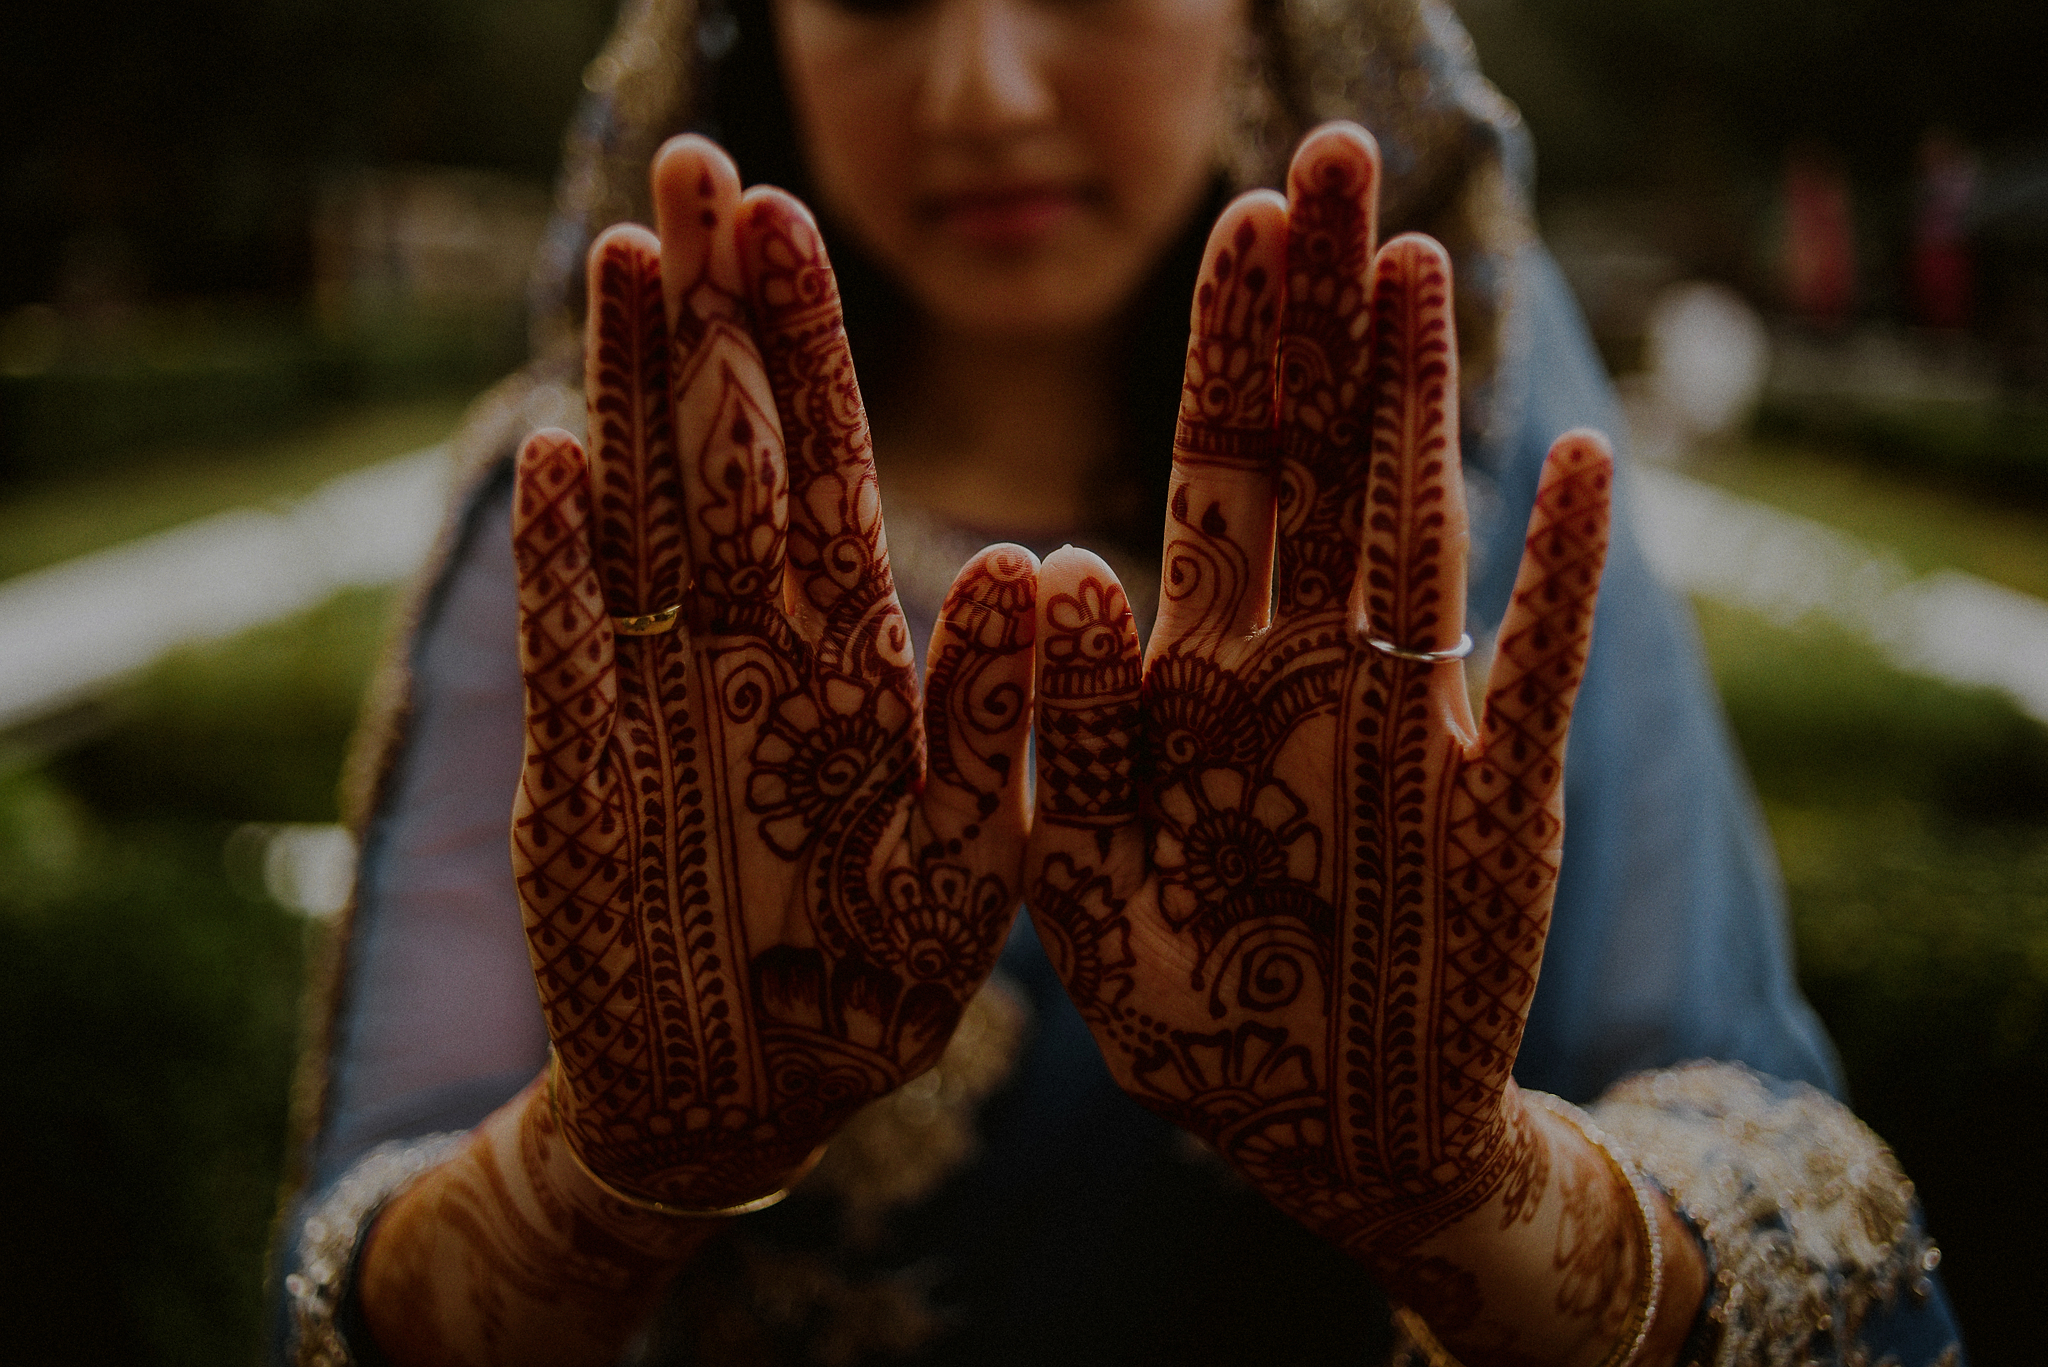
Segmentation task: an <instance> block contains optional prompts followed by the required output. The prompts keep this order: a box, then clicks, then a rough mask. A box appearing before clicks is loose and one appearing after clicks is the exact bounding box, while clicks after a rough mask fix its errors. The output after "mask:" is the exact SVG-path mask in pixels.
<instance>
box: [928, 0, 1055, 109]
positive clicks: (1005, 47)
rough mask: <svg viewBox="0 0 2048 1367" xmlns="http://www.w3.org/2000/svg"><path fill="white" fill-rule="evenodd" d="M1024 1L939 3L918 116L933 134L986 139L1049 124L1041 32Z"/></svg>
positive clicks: (1038, 15)
mask: <svg viewBox="0 0 2048 1367" xmlns="http://www.w3.org/2000/svg"><path fill="white" fill-rule="evenodd" d="M1046 17H1047V16H1045V15H1044V14H1043V13H1042V12H1041V11H1039V10H1038V7H1037V6H1036V5H1034V4H1033V3H1032V0H939V13H938V16H937V18H938V23H937V25H936V26H935V27H934V29H933V32H932V47H931V53H930V61H929V65H928V67H927V69H926V72H925V88H924V91H923V96H922V99H921V101H920V109H919V114H920V116H921V122H922V123H923V124H924V126H925V130H926V131H927V132H929V133H934V134H939V135H953V136H961V137H968V138H989V137H1001V136H1005V135H1014V134H1017V133H1020V132H1026V131H1029V130H1030V129H1031V128H1033V127H1035V126H1038V125H1041V124H1043V123H1046V122H1049V121H1050V120H1051V119H1052V118H1053V117H1054V115H1055V114H1056V113H1057V112H1058V102H1057V99H1056V97H1055V95H1054V92H1053V87H1052V83H1051V81H1050V80H1049V79H1048V72H1047V70H1046V58H1047V57H1048V55H1049V43H1048V39H1049V37H1050V35H1049V34H1047V33H1045V32H1044V31H1043V30H1044V27H1045V23H1044V21H1045V19H1046Z"/></svg>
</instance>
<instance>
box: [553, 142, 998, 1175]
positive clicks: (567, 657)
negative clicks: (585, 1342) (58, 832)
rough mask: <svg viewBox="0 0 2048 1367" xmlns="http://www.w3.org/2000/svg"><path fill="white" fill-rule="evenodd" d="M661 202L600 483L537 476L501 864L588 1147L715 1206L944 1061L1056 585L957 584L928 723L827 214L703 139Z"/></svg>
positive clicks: (635, 267) (626, 247)
mask: <svg viewBox="0 0 2048 1367" xmlns="http://www.w3.org/2000/svg"><path fill="white" fill-rule="evenodd" d="M655 198H656V203H657V208H658V216H659V223H660V237H659V239H657V238H656V237H655V236H654V235H652V234H649V233H648V232H646V231H645V230H644V229H638V228H617V229H613V230H612V231H610V232H609V233H607V234H606V235H605V236H603V237H602V238H600V240H599V241H598V243H597V244H596V245H595V246H594V247H593V249H592V257H591V271H590V298H591V300H592V307H591V321H590V324H589V339H588V343H587V356H588V376H587V381H586V384H587V395H588V402H589V409H590V433H591V445H592V452H591V458H590V460H589V461H588V464H587V468H586V461H585V459H584V455H583V452H582V450H581V448H580V447H579V446H578V445H577V444H576V442H575V441H574V440H573V439H572V438H570V437H569V436H567V435H566V434H563V433H558V432H552V433H540V434H537V435H536V436H535V437H533V438H531V439H530V440H529V441H528V443H527V445H526V447H525V449H524V450H523V451H522V452H521V455H520V461H519V473H518V491H517V498H516V502H515V516H514V538H515V549H516V551H517V558H518V562H519V570H520V610H521V657H522V659H521V663H522V668H523V670H524V672H525V676H526V682H527V732H528V741H527V755H526V762H525V766H524V769H523V772H522V776H521V782H520V788H519V793H518V797H517V800H516V804H515V810H514V822H513V862H514V868H515V872H516V874H517V877H518V885H519V893H520V902H521V906H522V910H523V912H524V916H525V921H526V927H527V934H528V940H529V944H530V946H531V948H532V952H533V962H534V971H535V975H536V978H537V981H538V983H539V986H540V992H541V1000H542V1005H543V1007H544V1008H545V1011H546V1014H547V1018H548V1023H549V1029H550V1033H551V1034H552V1036H553V1038H554V1041H555V1045H556V1049H557V1052H558V1054H559V1057H560V1060H561V1070H562V1080H563V1084H564V1087H563V1092H564V1098H563V1099H564V1110H565V1124H566V1127H567V1129H568V1131H569V1134H570V1137H571V1138H572V1140H573V1142H574V1144H575V1147H576V1149H577V1150H578V1151H579V1152H580V1153H581V1154H582V1155H583V1157H584V1158H585V1159H586V1160H587V1161H588V1162H589V1163H590V1165H591V1166H592V1168H593V1169H594V1170H595V1171H597V1172H598V1173H599V1174H600V1175H602V1176H603V1177H605V1178H606V1180H608V1181H610V1182H612V1183H614V1184H615V1185H617V1186H619V1187H621V1188H623V1189H626V1190H629V1191H631V1192H634V1193H637V1194H643V1195H645V1196H648V1197H650V1198H654V1199H658V1200H664V1201H669V1202H671V1203H675V1204H682V1205H694V1206H714V1205H720V1204H727V1203H731V1202H736V1201H741V1200H746V1199H750V1198H751V1197H754V1196H758V1195H761V1194H762V1193H763V1192H766V1191H769V1190H772V1189H774V1188H775V1187H777V1186H779V1185H781V1184H782V1182H783V1180H784V1179H785V1177H786V1175H787V1174H788V1173H789V1172H791V1171H792V1170H794V1169H795V1168H797V1167H798V1166H799V1165H800V1164H801V1163H802V1161H803V1160H804V1158H805V1157H806V1156H807V1155H808V1153H809V1152H810V1151H811V1150H812V1149H813V1148H814V1147H815V1146H816V1145H817V1144H818V1143H819V1142H820V1141H821V1140H823V1139H825V1138H826V1137H827V1136H829V1135H830V1134H831V1132H832V1131H833V1130H834V1129H835V1128H836V1127H837V1126H838V1125H839V1124H840V1123H842V1122H843V1121H844V1120H845V1119H846V1118H847V1117H848V1116H849V1115H850V1114H851V1113H852V1112H853V1111H854V1110H855V1109H856V1108H858V1107H859V1106H861V1105H862V1104H864V1103H865V1102H867V1101H870V1100H872V1099H874V1098H875V1097H877V1096H880V1095H882V1094H884V1093H886V1092H888V1091H890V1090H892V1089H894V1088H895V1087H897V1086H899V1085H901V1084H902V1083H903V1082H904V1081H906V1080H907V1079H909V1078H910V1077H912V1076H914V1075H916V1074H917V1073H919V1072H921V1071H923V1070H924V1069H925V1068H926V1067H928V1066H929V1065H930V1064H931V1063H932V1062H934V1061H935V1060H936V1059H937V1058H938V1056H939V1054H940V1052H941V1051H942V1050H943V1048H944V1045H945V1042H946V1040H947V1038H948V1036H949V1035H950V1033H951V1031H952V1028H953V1026H954V1024H955V1023H956V1022H957V1020H958V1018H959V1015H960V1012H961V1009H962V1008H963V1006H964V1005H965V1003H966V1001H967V999H968V998H969V997H970V996H971V995H972V994H973V992H974V991H975V990H976V989H977V988H978V987H979V985H980V983H981V982H982V981H983V979H984V978H985V977H986V976H987V974H988V972H989V970H990V968H991V967H992V966H993V964H994V961H995V957H996V954H997V952H998V950H999V949H1000V946H1001V943H1002V940H1003V937H1004V935H1005V934H1006V933H1007V930H1008V925H1009V921H1010V918H1011V915H1012V913H1013V912H1014V909H1015V906H1016V902H1017V892H1018V887H1019V882H1018V866H1019V861H1020V859H1021V856H1022V849H1023V839H1024V834H1023V833H1024V817H1023V786H1022V777H1023V776H1022V772H1021V770H1022V763H1023V754H1024V743H1025V735H1026V729H1027V726H1028V722H1029V718H1030V706H1029V698H1030V690H1031V686H1032V680H1031V650H1032V638H1033V632H1034V629H1035V621H1036V608H1035V590H1036V569H1037V566H1036V564H1035V562H1034V561H1033V560H1032V558H1031V556H1030V554H1029V553H1028V552H1025V551H1023V550H1021V549H1018V548H1015V547H994V548H991V549H990V550H988V551H985V552H983V553H982V554H981V555H980V556H978V557H977V558H976V559H975V560H974V561H973V562H971V563H970V564H969V565H968V567H967V568H966V569H965V570H963V571H962V573H961V576H960V578H959V580H958V581H957V582H956V583H955V585H954V587H953V590H952V592H951V594H950V595H949V597H948V599H947V602H946V605H945V609H944V611H943V613H942V617H941V621H940V623H939V625H938V627H937V628H936V630H935V632H934V636H933V641H932V649H931V654H930V659H931V668H930V672H929V677H928V681H927V690H928V694H927V699H926V702H925V706H924V708H923V710H922V714H921V711H920V707H919V699H918V694H917V685H916V681H915V678H914V673H913V668H912V655H911V650H910V643H909V636H908V630H907V627H906V625H905V622H904V618H903V614H902V610H901V609H900V607H899V606H898V604H897V601H896V596H895V590H894V587H893V584H892V582H891V579H890V576H889V569H888V556H887V549H886V545H885V541H884V537H883V531H882V522H881V508H880V498H879V494H878V490H877V485H876V479H875V473H874V466H873V462H872V459H871V455H870V450H869V441H868V434H867V423H866V419H865V416H864V413H863V410H862V407H861V402H860V395H859V390H858V387H857V385H856V383H855V380H854V374H853V368H852V363H851V359H850V357H849V355H848V353H847V348H846V340H845V331H844V328H843V326H842V324H841V321H840V313H839V300H838V291H837V287H836V285H835V283H834V281H833V277H832V273H831V268H830V265H829V263H828V262H827V261H826V259H825V255H824V250H823V246H822V242H821V240H820V238H819V237H818V234H817V230H816V227H815V225H813V224H812V222H811V220H810V217H809V215H808V214H807V213H806V212H805V210H804V209H803V208H802V206H801V205H799V204H797V203H796V202H795V201H794V200H792V199H790V198H789V197H788V196H786V195H783V194H781V193H780V192H778V191H768V190H756V191H752V192H750V193H748V194H747V195H746V196H744V197H742V196H741V195H740V193H739V184H738V179H737V175H736V173H735V172H734V170H733V168H732V166H731V163H730V162H729V161H727V160H726V159H725V158H724V156H723V154H722V153H720V152H718V151H717V150H716V149H715V148H714V147H712V145H711V144H709V143H708V142H705V141H704V140H702V139H697V138H684V139H678V140H676V141H675V142H674V143H671V144H670V146H669V147H668V148H665V149H664V150H663V152H662V154H661V156H660V157H659V158H657V162H656V169H655ZM678 603H680V605H681V608H682V611H681V613H680V615H679V618H678V622H677V625H676V627H675V629H674V630H673V631H671V632H669V633H667V634H660V635H651V636H634V635H624V634H620V633H618V632H617V631H615V630H614V628H613V626H612V619H613V618H618V617H632V616H636V615H640V614H647V613H652V612H655V611H658V610H660V609H663V608H666V607H668V606H671V605H675V604H678ZM927 730H928V737H927ZM927 738H928V739H929V743H930V750H929V764H927V749H926V744H927Z"/></svg>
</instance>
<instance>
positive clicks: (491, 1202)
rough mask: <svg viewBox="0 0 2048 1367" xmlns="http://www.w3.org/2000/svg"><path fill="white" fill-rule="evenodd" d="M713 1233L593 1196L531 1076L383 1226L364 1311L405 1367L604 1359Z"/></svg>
mask: <svg viewBox="0 0 2048 1367" xmlns="http://www.w3.org/2000/svg"><path fill="white" fill-rule="evenodd" d="M716 1228H717V1227H716V1226H715V1225H710V1224H704V1223H699V1222H688V1221H677V1220H669V1219H664V1218H662V1217H660V1216H653V1215H649V1214H647V1213H646V1212H644V1211H638V1210H635V1209H633V1208H632V1207H630V1206H628V1205H625V1204H624V1203H622V1202H619V1201H615V1200H612V1199H611V1198H609V1197H607V1196H605V1195H604V1194H603V1193H602V1192H600V1191H598V1190H597V1188H596V1187H595V1186H593V1185H592V1184H591V1183H590V1181H589V1179H588V1178H586V1177H585V1176H584V1175H583V1174H582V1173H581V1172H580V1171H578V1170H577V1168H576V1167H575V1165H574V1164H573V1162H571V1161H570V1160H569V1157H568V1154H567V1146H566V1144H565V1142H564V1139H563V1136H562V1134H561V1132H560V1131H559V1130H558V1129H557V1128H556V1127H555V1124H554V1121H553V1118H552V1116H551V1115H550V1113H549V1108H548V1105H547V1100H546V1095H545V1087H544V1084H543V1083H541V1082H536V1083H534V1084H533V1085H532V1086H530V1087H529V1088H528V1089H527V1090H526V1091H525V1092H523V1093H521V1094H520V1095H519V1096H518V1097H517V1098H515V1099H514V1100H513V1101H511V1102H510V1103H508V1104H507V1105H506V1106H505V1107H503V1108H502V1109H501V1110H499V1111H498V1112H497V1113H496V1114H495V1115H493V1116H492V1117H491V1118H490V1119H488V1120H486V1121H485V1122H484V1124H483V1125H481V1126H479V1127H478V1129H477V1131H476V1132H475V1133H474V1135H472V1136H471V1138H470V1140H469V1142H468V1143H466V1144H465V1145H464V1146H463V1147H462V1148H461V1149H460V1150H459V1151H458V1152H457V1153H456V1154H455V1155H454V1156H453V1157H451V1158H450V1159H448V1160H447V1161H446V1162H444V1163H442V1164H441V1165H439V1166H438V1167H436V1168H434V1169H433V1170H431V1171H430V1172H428V1173H427V1174H425V1175H424V1176H423V1177H422V1178H421V1179H420V1180H419V1181H418V1182H417V1183H416V1184H414V1185H413V1186H412V1187H411V1188H409V1189H408V1190H406V1191H405V1192H404V1193H402V1194H401V1195H400V1196H399V1197H398V1198H396V1199H395V1200H394V1201H393V1202H392V1203H391V1205H390V1206H389V1207H387V1208H386V1209H385V1211H384V1212H383V1214H382V1215H381V1216H380V1217H379V1218H378V1220H377V1223H376V1226H375V1228H374V1229H373V1230H372V1231H371V1233H370V1242H369V1244H368V1246H367V1248H366V1249H365V1251H364V1257H363V1263H362V1273H361V1277H362V1303H363V1312H364V1316H365V1318H366V1319H367V1321H368V1323H369V1325H370V1328H371V1332H372V1333H373V1334H374V1335H375V1337H376V1340H377V1343H378V1346H379V1347H380V1348H382V1349H383V1350H384V1352H385V1353H386V1355H387V1356H389V1357H390V1358H391V1359H392V1360H393V1361H394V1362H397V1363H401V1364H404V1365H405V1367H439V1364H444V1363H485V1362H490V1363H502V1362H516V1361H521V1360H535V1361H549V1362H561V1363H575V1362H590V1363H605V1362H610V1361H612V1360H614V1359H615V1358H616V1356H617V1354H618V1352H619V1350H620V1348H621V1346H622V1345H623V1344H624V1342H625V1341H626V1339H627V1338H629V1337H630V1335H631V1334H632V1332H633V1331H634V1329H635V1328H636V1327H637V1326H638V1324H639V1323H641V1322H642V1321H643V1320H644V1319H645V1318H646V1316H647V1315H648V1314H649V1313H651V1312H652V1310H653V1308H654V1306H655V1304H656V1302H657V1300H658V1298H659V1296H660V1293H661V1290H662V1288H663V1287H664V1286H665V1285H666V1284H667V1282H668V1280H669V1279H670V1278H671V1277H672V1276H673V1275H674V1274H675V1272H676V1271H677V1269H679V1268H680V1267H681V1266H682V1265H683V1264H684V1263H685V1262H686V1261H687V1260H688V1258H689V1256H690V1255H691V1254H692V1253H693V1252H694V1251H695V1250H696V1249H697V1248H698V1247H699V1246H700V1245H701V1243H702V1242H703V1240H704V1239H705V1238H707V1237H709V1236H710V1235H711V1234H712V1233H713V1232H715V1230H716Z"/></svg>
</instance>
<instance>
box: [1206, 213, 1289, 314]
mask: <svg viewBox="0 0 2048 1367" xmlns="http://www.w3.org/2000/svg"><path fill="white" fill-rule="evenodd" d="M1286 232H1287V199H1286V197H1285V196H1284V195H1282V194H1281V193H1280V192H1279V191H1277V190H1263V189H1261V190H1247V191H1245V192H1244V193H1243V194H1241V195H1239V196H1238V197H1237V198H1236V199H1233V200H1231V201H1230V203H1229V204H1228V205H1227V206H1226V207H1225V208H1224V210H1223V212H1222V213H1221V214H1218V215H1217V216H1216V226H1215V227H1213V228H1211V229H1210V230H1209V242H1208V245H1207V246H1206V247H1205V248H1204V249H1203V252H1202V274H1201V277H1200V279H1201V280H1202V282H1203V284H1205V285H1206V284H1208V283H1209V282H1211V281H1213V280H1220V279H1230V278H1238V279H1246V278H1247V277H1248V275H1249V273H1250V272H1251V271H1254V270H1260V269H1263V270H1265V271H1266V272H1268V273H1269V274H1272V273H1275V271H1276V269H1277V267H1278V265H1279V256H1280V253H1281V252H1282V251H1283V250H1284V249H1285V246H1286ZM1269 258H1270V259H1269ZM1255 287H1256V286H1255ZM1195 317H1196V319H1197V322H1198V324H1199V320H1200V317H1201V312H1200V301H1199V300H1198V301H1197V303H1196V314H1195Z"/></svg>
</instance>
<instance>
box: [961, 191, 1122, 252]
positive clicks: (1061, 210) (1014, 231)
mask: <svg viewBox="0 0 2048 1367" xmlns="http://www.w3.org/2000/svg"><path fill="white" fill-rule="evenodd" d="M1094 198H1095V196H1094V195H1093V194H1092V193H1091V192H1090V191H1089V190H1088V189H1087V187H1085V186H1082V185H1075V184H1069V183H1064V182H1053V181H1037V182H1028V183H1014V184H1008V185H994V186H975V187H973V188H970V189H963V190H956V191H950V192H947V193H944V194H940V195H935V196H933V197H932V198H931V199H929V200H928V201H926V214H927V217H928V218H929V219H930V221H931V222H933V223H934V224H935V225H936V226H937V227H938V228H939V229H940V231H942V232H944V233H946V234H948V235H950V236H953V237H957V238H959V239H961V240H963V241H965V242H967V243H968V244H970V245H972V246H976V247H982V248H989V249H995V250H1012V251H1014V250H1018V249H1022V248H1029V247H1034V246H1037V245H1038V244H1040V243H1042V242H1045V241H1046V240H1048V239H1050V238H1051V237H1053V236H1054V235H1055V234H1057V233H1058V232H1059V231H1060V230H1061V229H1062V228H1064V227H1065V226H1066V225H1067V224H1068V223H1070V222H1072V221H1073V220H1074V219H1075V218H1077V217H1079V216H1080V214H1081V213H1082V211H1083V210H1085V209H1086V208H1087V207H1088V206H1089V204H1090V203H1091V202H1092V201H1093V199H1094Z"/></svg>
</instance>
